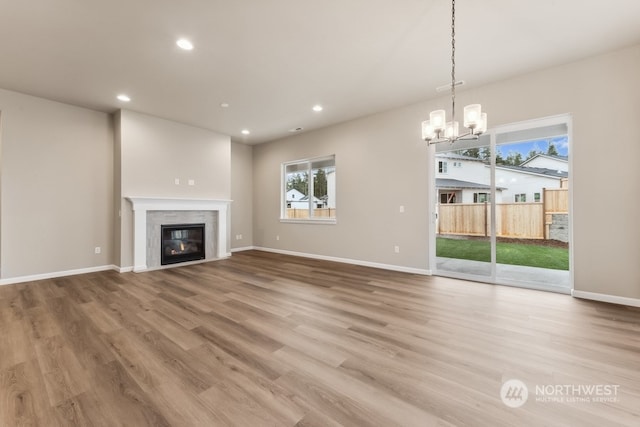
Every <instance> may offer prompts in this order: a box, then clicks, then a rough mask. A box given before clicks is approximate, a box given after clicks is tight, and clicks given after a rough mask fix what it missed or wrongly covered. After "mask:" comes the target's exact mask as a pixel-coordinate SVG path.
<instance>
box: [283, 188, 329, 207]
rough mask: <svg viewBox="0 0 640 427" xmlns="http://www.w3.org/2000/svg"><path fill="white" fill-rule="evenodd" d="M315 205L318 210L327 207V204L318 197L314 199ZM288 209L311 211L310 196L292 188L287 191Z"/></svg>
mask: <svg viewBox="0 0 640 427" xmlns="http://www.w3.org/2000/svg"><path fill="white" fill-rule="evenodd" d="M313 204H314V206H315V207H316V208H324V207H325V206H326V202H325V201H323V200H320V199H318V198H317V197H314V198H313ZM287 208H293V209H309V196H307V195H306V194H303V193H301V192H300V191H298V190H296V189H295V188H292V189H291V190H289V191H287Z"/></svg>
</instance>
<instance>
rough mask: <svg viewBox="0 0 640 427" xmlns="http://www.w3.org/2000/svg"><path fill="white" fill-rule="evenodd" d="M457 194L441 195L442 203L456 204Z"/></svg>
mask: <svg viewBox="0 0 640 427" xmlns="http://www.w3.org/2000/svg"><path fill="white" fill-rule="evenodd" d="M455 202H456V193H440V203H442V204H446V203H455Z"/></svg>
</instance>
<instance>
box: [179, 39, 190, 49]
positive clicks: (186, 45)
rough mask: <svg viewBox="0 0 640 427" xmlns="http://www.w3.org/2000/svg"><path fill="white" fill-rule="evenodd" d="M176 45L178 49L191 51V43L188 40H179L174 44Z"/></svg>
mask: <svg viewBox="0 0 640 427" xmlns="http://www.w3.org/2000/svg"><path fill="white" fill-rule="evenodd" d="M176 44H177V45H178V47H179V48H180V49H184V50H193V43H191V42H190V41H189V40H187V39H180V40H178V41H177V42H176Z"/></svg>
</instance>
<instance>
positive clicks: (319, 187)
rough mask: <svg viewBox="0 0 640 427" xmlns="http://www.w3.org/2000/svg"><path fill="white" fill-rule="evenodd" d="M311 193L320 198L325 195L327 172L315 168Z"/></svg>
mask: <svg viewBox="0 0 640 427" xmlns="http://www.w3.org/2000/svg"><path fill="white" fill-rule="evenodd" d="M313 195H314V196H315V197H317V198H318V199H321V198H323V197H325V196H326V195H327V173H326V172H325V171H324V169H317V170H316V171H315V174H314V175H313Z"/></svg>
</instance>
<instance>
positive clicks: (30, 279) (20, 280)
mask: <svg viewBox="0 0 640 427" xmlns="http://www.w3.org/2000/svg"><path fill="white" fill-rule="evenodd" d="M107 270H115V271H121V270H122V269H120V268H119V267H117V266H115V265H102V266H99V267H90V268H79V269H77V270H66V271H55V272H53V273H44V274H34V275H31V276H20V277H10V278H8V279H0V286H2V285H13V284H16V283H24V282H34V281H36V280H45V279H55V278H58V277H65V276H76V275H78V274H87V273H97V272H100V271H107Z"/></svg>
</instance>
